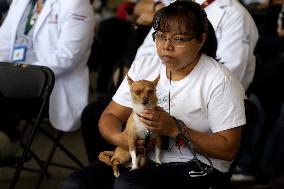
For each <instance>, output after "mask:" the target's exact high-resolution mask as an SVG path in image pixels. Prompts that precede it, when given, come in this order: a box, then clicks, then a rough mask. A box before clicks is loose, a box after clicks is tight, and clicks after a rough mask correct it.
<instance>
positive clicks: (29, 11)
mask: <svg viewBox="0 0 284 189" xmlns="http://www.w3.org/2000/svg"><path fill="white" fill-rule="evenodd" d="M94 26H95V22H94V12H93V9H92V6H91V4H90V1H89V0H72V1H65V0H56V1H54V0H13V2H12V4H11V6H10V9H9V11H8V14H7V16H6V19H5V20H4V23H3V25H2V26H1V28H0V62H1V61H2V62H11V64H13V63H22V64H30V65H40V66H47V67H49V68H51V69H52V71H53V72H54V74H55V86H54V89H53V92H52V94H51V97H50V103H49V119H50V122H51V124H52V125H53V126H54V127H55V128H56V129H58V130H61V131H74V130H76V129H78V128H79V127H80V116H81V113H82V110H83V108H84V107H85V106H86V104H87V102H88V89H89V71H88V67H87V60H88V57H89V54H90V50H91V49H90V47H91V44H92V41H93V35H94Z"/></svg>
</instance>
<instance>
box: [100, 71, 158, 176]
mask: <svg viewBox="0 0 284 189" xmlns="http://www.w3.org/2000/svg"><path fill="white" fill-rule="evenodd" d="M159 79H160V76H158V77H157V78H156V79H155V80H154V81H147V80H139V81H136V82H134V81H133V80H132V79H131V78H130V77H129V76H128V75H127V80H128V84H129V87H130V92H131V97H132V101H133V111H132V113H131V114H130V116H129V118H128V120H127V123H126V127H125V129H124V131H123V132H126V133H127V136H128V146H129V151H127V150H125V149H123V148H121V147H117V148H116V149H115V151H103V152H101V153H100V154H99V160H101V161H102V162H105V163H106V164H108V165H109V166H112V168H113V173H114V175H115V176H116V177H118V176H119V171H118V169H117V165H118V164H125V163H128V162H129V161H130V158H131V160H132V169H131V170H134V169H138V164H139V161H140V157H139V156H138V157H137V154H136V145H135V144H136V141H137V140H138V139H145V136H146V134H147V132H148V131H147V129H146V128H145V126H144V125H143V123H142V122H141V121H140V120H139V116H138V115H139V114H140V113H141V112H142V111H143V110H144V109H149V110H153V109H154V108H155V107H156V106H157V101H158V99H157V96H156V86H157V84H158V81H159ZM160 147H161V137H159V136H156V140H155V158H156V161H157V162H158V163H161V161H160Z"/></svg>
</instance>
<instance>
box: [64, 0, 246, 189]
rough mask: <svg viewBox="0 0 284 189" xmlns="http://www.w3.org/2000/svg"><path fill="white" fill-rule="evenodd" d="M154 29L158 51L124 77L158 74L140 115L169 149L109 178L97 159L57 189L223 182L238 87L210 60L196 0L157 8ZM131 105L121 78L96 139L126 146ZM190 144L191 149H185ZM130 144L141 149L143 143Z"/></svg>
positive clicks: (234, 147)
mask: <svg viewBox="0 0 284 189" xmlns="http://www.w3.org/2000/svg"><path fill="white" fill-rule="evenodd" d="M153 28H154V32H153V34H152V36H153V39H154V41H155V44H156V48H157V54H158V55H146V56H145V57H143V58H141V59H139V60H137V61H134V63H133V64H132V66H131V68H130V70H129V72H128V75H129V77H130V78H132V79H133V80H134V81H137V80H141V79H146V80H154V79H155V78H157V76H160V80H159V82H158V84H157V88H156V90H157V92H156V94H157V97H158V106H157V107H156V109H155V110H154V111H149V110H144V111H143V112H142V113H141V114H140V115H139V117H140V120H141V121H142V122H143V124H144V125H145V127H146V128H147V129H148V130H150V131H153V132H156V133H159V134H161V135H164V136H167V137H169V148H167V149H166V150H162V151H161V161H162V164H158V163H157V162H155V155H154V154H153V153H152V151H150V152H149V153H148V155H149V158H150V160H149V161H148V162H146V164H145V165H144V166H142V167H140V168H139V169H137V170H132V171H129V169H121V170H120V176H119V177H117V178H115V177H114V175H113V171H112V168H111V167H110V166H108V165H106V164H104V163H102V162H99V161H98V162H95V163H94V164H92V165H90V166H88V167H85V168H83V169H82V170H79V171H77V172H75V173H73V174H72V175H71V176H70V177H69V178H68V179H67V180H66V181H65V182H64V184H63V187H62V188H64V189H71V188H72V189H75V188H78V189H79V188H80V189H87V188H90V189H91V188H105V189H107V188H114V189H129V188H133V189H134V188H135V189H137V188H139V189H142V188H145V189H146V188H209V187H214V188H215V187H216V188H218V187H220V185H222V186H224V185H226V182H225V174H224V173H225V172H226V171H228V168H229V166H230V163H231V160H232V159H233V158H234V157H235V155H236V153H237V151H238V148H239V145H240V137H241V126H242V125H244V124H246V117H245V108H244V99H245V98H246V95H245V90H244V88H243V87H242V85H241V83H240V82H239V81H238V79H237V78H236V77H235V76H234V74H233V73H232V72H230V71H229V70H228V69H227V68H226V67H225V66H224V65H222V64H220V63H219V62H217V61H216V60H215V58H216V50H217V40H216V36H215V32H214V29H213V27H212V25H211V23H210V21H209V20H208V19H207V15H206V13H205V11H204V10H203V9H202V8H201V6H200V5H199V4H198V3H195V2H192V1H176V2H174V3H172V4H170V5H169V6H167V7H165V8H162V9H160V10H159V11H158V12H157V13H156V14H155V16H154V22H153ZM137 92H138V91H137ZM131 108H132V100H131V94H130V90H129V86H128V84H127V79H126V78H125V79H124V81H123V82H122V84H121V85H120V87H119V88H118V90H117V91H116V94H115V95H114V96H113V98H112V101H111V102H110V103H109V105H108V106H107V108H106V109H105V110H104V112H103V114H102V116H101V118H100V121H99V128H100V131H101V134H102V136H103V137H104V138H105V139H106V140H107V141H108V142H109V143H111V144H113V145H116V146H120V147H122V148H124V149H128V142H127V136H126V135H125V134H124V133H123V132H122V125H123V124H124V123H125V122H126V120H127V118H128V117H129V115H130V113H131V111H132V109H131ZM178 141H183V144H184V145H180V143H179V142H178ZM189 141H191V144H192V145H193V146H194V147H193V148H190V147H189V146H188V144H189V143H188V142H189ZM136 145H137V148H138V149H140V152H141V151H143V149H144V140H138V142H137V143H136ZM195 151H197V154H195V153H194V152H195ZM207 158H208V159H207ZM193 174H195V175H193ZM224 182H225V183H224Z"/></svg>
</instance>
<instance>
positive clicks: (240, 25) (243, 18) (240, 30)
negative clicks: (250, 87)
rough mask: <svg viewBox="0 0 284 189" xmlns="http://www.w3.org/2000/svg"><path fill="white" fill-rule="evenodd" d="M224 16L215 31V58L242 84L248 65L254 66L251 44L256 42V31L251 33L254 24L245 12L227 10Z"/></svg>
mask: <svg viewBox="0 0 284 189" xmlns="http://www.w3.org/2000/svg"><path fill="white" fill-rule="evenodd" d="M225 16H226V19H223V21H222V22H223V23H222V24H220V25H221V26H220V27H218V28H217V30H216V35H217V38H218V49H217V56H218V58H220V62H222V63H224V64H225V66H226V67H227V68H229V70H231V71H232V72H233V73H234V74H235V76H236V77H237V78H238V79H239V81H241V82H243V79H244V77H247V76H245V74H246V69H247V67H248V64H255V59H254V55H253V50H254V46H253V44H255V43H256V40H257V36H256V35H257V34H256V33H257V31H251V29H252V26H251V25H252V24H254V23H253V22H252V21H251V19H250V18H249V17H248V16H247V15H246V14H245V12H243V14H242V13H236V11H234V12H233V11H232V12H230V11H229V10H228V11H227V13H226V15H225ZM245 87H247V86H245Z"/></svg>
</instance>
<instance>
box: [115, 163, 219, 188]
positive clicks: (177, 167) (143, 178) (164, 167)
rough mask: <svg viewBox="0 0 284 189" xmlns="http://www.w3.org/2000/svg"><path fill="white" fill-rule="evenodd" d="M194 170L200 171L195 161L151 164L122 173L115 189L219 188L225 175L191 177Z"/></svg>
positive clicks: (212, 173)
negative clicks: (190, 172)
mask: <svg viewBox="0 0 284 189" xmlns="http://www.w3.org/2000/svg"><path fill="white" fill-rule="evenodd" d="M203 165H204V164H203ZM204 166H206V165H204ZM192 170H195V171H198V170H199V167H198V166H197V164H196V163H194V162H193V161H190V162H187V163H166V164H161V165H158V164H155V163H150V164H149V165H146V166H145V167H142V168H139V169H137V170H133V171H130V172H124V173H122V174H121V175H120V176H119V177H118V178H117V179H116V180H115V183H114V189H146V188H147V189H152V188H153V189H154V188H163V189H166V188H199V189H203V188H204V189H205V188H206V189H208V188H210V187H212V186H217V185H218V184H217V183H218V181H219V183H220V180H223V179H224V174H223V173H221V172H219V171H217V170H215V169H214V170H213V171H212V172H211V173H208V174H207V175H205V176H200V177H190V175H189V171H192Z"/></svg>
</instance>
